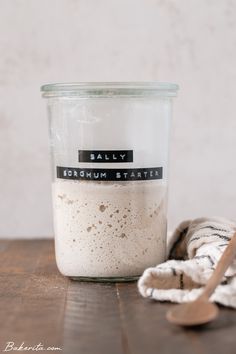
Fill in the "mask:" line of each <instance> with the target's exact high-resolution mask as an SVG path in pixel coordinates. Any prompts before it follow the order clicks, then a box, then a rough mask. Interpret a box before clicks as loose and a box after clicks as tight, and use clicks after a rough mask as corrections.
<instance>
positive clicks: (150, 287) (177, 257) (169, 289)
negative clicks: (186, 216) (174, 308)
mask: <svg viewBox="0 0 236 354" xmlns="http://www.w3.org/2000/svg"><path fill="white" fill-rule="evenodd" d="M235 231H236V223H234V222H232V221H229V220H226V219H223V218H199V219H196V220H188V221H184V222H182V223H181V224H180V225H179V226H178V228H177V229H176V230H175V232H174V234H173V235H172V237H171V239H170V242H169V246H168V249H169V250H168V255H169V256H168V260H167V261H166V262H165V263H162V264H160V265H158V266H156V267H153V268H148V269H146V270H145V271H144V273H143V275H142V276H141V278H140V279H139V282H138V289H139V292H140V293H141V295H142V296H144V297H149V298H152V299H155V300H159V301H171V302H178V303H181V302H188V301H193V300H195V299H196V297H198V296H199V295H200V294H201V292H202V286H203V285H204V284H206V282H207V280H208V279H209V277H210V276H211V274H212V272H213V271H214V269H215V267H216V265H217V262H218V260H219V258H220V257H221V255H222V253H223V252H224V250H225V248H226V246H227V245H228V242H229V240H230V239H231V238H232V236H233V234H234V233H235ZM210 300H211V301H214V302H217V303H220V304H222V305H224V306H230V307H234V308H236V259H235V260H234V262H233V263H232V265H231V266H230V267H229V268H228V270H227V271H226V273H225V276H224V278H223V279H222V282H221V284H220V285H219V286H218V287H217V288H216V290H215V292H214V294H213V295H212V296H211V298H210Z"/></svg>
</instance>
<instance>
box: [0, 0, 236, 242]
mask: <svg viewBox="0 0 236 354" xmlns="http://www.w3.org/2000/svg"><path fill="white" fill-rule="evenodd" d="M235 63H236V2H235V1H233V0H181V1H179V0H99V1H96V0H50V1H48V0H40V1H29V0H0V159H1V171H0V198H1V199H0V203H1V204H0V220H1V222H0V236H1V237H22V236H26V237H38V236H48V235H52V213H51V195H50V163H49V154H48V150H49V149H48V135H47V133H48V130H47V120H46V112H45V102H44V101H43V100H41V98H40V93H39V86H40V85H41V84H42V83H45V82H60V81H99V80H100V81H115V80H118V81H122V80H123V81H128V80H134V81H139V80H152V81H153V80H160V81H173V82H177V83H179V85H180V87H181V90H180V92H179V97H178V98H177V99H176V101H175V107H174V121H173V129H172V139H171V179H170V204H169V216H170V228H173V227H174V225H175V224H176V223H177V222H179V221H180V220H181V219H183V218H189V217H196V216H200V215H222V216H227V217H232V218H233V217H234V216H235V210H236V206H235V205H236V188H235V180H236V178H235V177H236V167H235V152H236V138H235V135H236V134H235V132H236V117H235V113H234V111H235V102H236V89H235V79H236V64H235Z"/></svg>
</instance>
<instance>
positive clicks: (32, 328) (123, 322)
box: [0, 240, 236, 354]
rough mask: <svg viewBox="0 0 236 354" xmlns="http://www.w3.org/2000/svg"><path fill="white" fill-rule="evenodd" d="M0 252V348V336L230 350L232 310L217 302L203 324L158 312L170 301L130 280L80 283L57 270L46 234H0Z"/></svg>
mask: <svg viewBox="0 0 236 354" xmlns="http://www.w3.org/2000/svg"><path fill="white" fill-rule="evenodd" d="M0 260H1V261H0V277H1V287H0V299H1V300H0V301H1V303H0V327H1V328H0V351H4V349H5V348H6V343H7V342H14V343H15V344H14V345H15V346H17V347H19V346H20V345H21V343H22V342H24V346H25V347H26V346H27V347H30V346H31V347H32V346H35V345H38V344H40V343H41V344H42V345H43V346H44V348H46V347H48V346H50V347H60V348H61V349H62V350H61V351H57V350H55V351H46V350H40V351H39V352H40V353H50V352H51V353H55V352H60V353H66V354H67V353H68V354H74V353H75V354H80V353H81V354H156V353H159V354H172V353H173V354H177V353H180V354H185V353H186V354H190V353H193V354H196V353H197V354H198V353H199V354H208V353H214V354H218V353H219V354H224V353H225V354H235V353H236V311H234V310H231V309H226V308H221V310H220V317H219V318H218V319H217V320H216V321H215V322H213V323H211V324H210V325H208V326H206V327H201V328H195V329H188V330H187V329H183V328H179V327H175V326H174V325H170V324H169V323H167V321H166V319H165V313H166V310H167V309H168V308H169V306H171V305H170V304H167V303H165V304H161V303H157V302H154V301H151V300H148V299H143V298H142V297H141V296H140V295H139V294H138V292H137V286H136V283H128V284H127V283H117V284H108V283H106V284H100V283H81V282H76V281H71V280H69V279H67V278H65V277H63V276H62V275H60V274H59V272H58V270H57V267H56V264H55V258H54V246H53V242H52V241H50V240H35V241H26V240H19V241H0ZM9 348H10V347H9ZM9 352H12V353H16V352H18V353H19V352H20V351H13V350H11V351H9ZM25 352H26V351H25ZM27 352H28V353H31V352H32V353H33V352H35V351H33V350H29V351H27Z"/></svg>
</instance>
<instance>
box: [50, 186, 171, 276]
mask: <svg viewBox="0 0 236 354" xmlns="http://www.w3.org/2000/svg"><path fill="white" fill-rule="evenodd" d="M53 193H54V198H53V200H54V227H55V241H56V257H57V264H58V267H59V269H60V271H61V272H62V273H63V274H64V275H67V276H71V277H73V276H74V277H80V276H81V277H126V276H127V277H128V276H138V275H140V274H141V273H142V272H143V271H144V269H145V268H147V267H150V266H154V265H156V264H158V263H160V262H163V261H164V259H165V250H166V185H165V184H163V182H160V181H132V182H120V183H117V182H93V181H76V180H63V179H56V181H55V182H54V185H53Z"/></svg>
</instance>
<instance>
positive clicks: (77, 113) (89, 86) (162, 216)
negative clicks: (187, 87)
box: [41, 82, 178, 281]
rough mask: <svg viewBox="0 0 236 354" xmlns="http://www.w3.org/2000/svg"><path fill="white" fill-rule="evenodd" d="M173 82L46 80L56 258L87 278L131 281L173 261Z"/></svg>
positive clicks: (76, 275) (64, 269)
mask: <svg viewBox="0 0 236 354" xmlns="http://www.w3.org/2000/svg"><path fill="white" fill-rule="evenodd" d="M177 89H178V86H177V85H175V84H169V83H156V82H154V83H146V82H145V83H71V84H48V85H44V86H42V88H41V90H42V94H43V97H45V98H47V107H48V117H49V125H50V140H51V151H52V167H53V209H54V230H55V249H56V261H57V265H58V268H59V270H60V271H61V273H62V274H64V275H66V276H69V277H72V278H74V279H80V280H96V281H99V280H100V281H106V280H108V281H113V280H114V281H117V280H118V281H119V280H122V281H128V280H133V279H136V278H137V277H138V276H139V275H140V274H141V273H142V272H143V271H144V269H145V268H147V267H150V266H154V265H156V264H158V263H160V262H163V261H164V260H165V255H166V233H167V216H166V208H167V180H168V145H169V126H170V118H171V108H172V99H173V97H174V96H176V92H177Z"/></svg>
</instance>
